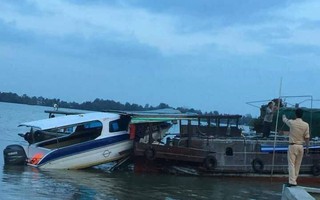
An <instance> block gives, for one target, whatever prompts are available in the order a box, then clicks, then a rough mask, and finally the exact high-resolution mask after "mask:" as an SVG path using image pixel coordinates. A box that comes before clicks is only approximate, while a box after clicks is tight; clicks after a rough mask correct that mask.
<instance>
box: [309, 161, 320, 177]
mask: <svg viewBox="0 0 320 200" xmlns="http://www.w3.org/2000/svg"><path fill="white" fill-rule="evenodd" d="M311 172H312V174H313V175H314V176H319V175H320V164H319V163H315V164H314V165H313V166H312V167H311Z"/></svg>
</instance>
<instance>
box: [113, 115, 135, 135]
mask: <svg viewBox="0 0 320 200" xmlns="http://www.w3.org/2000/svg"><path fill="white" fill-rule="evenodd" d="M129 122H130V118H129V117H126V116H121V117H120V119H117V120H115V121H111V122H110V123H109V132H111V133H112V132H118V131H127V130H128V125H129Z"/></svg>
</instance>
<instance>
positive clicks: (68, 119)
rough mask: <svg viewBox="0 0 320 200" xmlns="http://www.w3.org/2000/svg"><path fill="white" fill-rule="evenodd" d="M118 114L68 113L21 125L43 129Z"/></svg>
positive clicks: (116, 116)
mask: <svg viewBox="0 0 320 200" xmlns="http://www.w3.org/2000/svg"><path fill="white" fill-rule="evenodd" d="M118 117H119V115H118V114H114V113H105V112H93V113H86V114H79V115H67V116H59V117H54V118H49V119H42V120H37V121H31V122H25V123H21V124H20V125H19V126H26V127H35V128H39V129H42V130H46V129H52V128H58V127H65V126H68V125H74V124H81V123H85V122H90V121H95V120H99V121H102V120H104V119H107V118H111V119H113V118H118Z"/></svg>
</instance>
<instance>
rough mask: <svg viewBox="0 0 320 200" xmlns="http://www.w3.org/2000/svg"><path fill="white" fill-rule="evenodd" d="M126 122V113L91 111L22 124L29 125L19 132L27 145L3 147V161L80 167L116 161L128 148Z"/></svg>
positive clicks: (67, 167) (128, 151)
mask: <svg viewBox="0 0 320 200" xmlns="http://www.w3.org/2000/svg"><path fill="white" fill-rule="evenodd" d="M129 122H130V117H129V116H125V115H119V114H113V113H104V112H95V113H86V114H77V115H67V116H60V117H54V118H49V119H43V120H38V121H32V122H26V123H22V124H20V125H19V126H24V127H29V128H30V131H29V132H27V133H26V134H24V135H22V136H23V137H24V139H25V140H26V141H27V142H28V143H29V144H27V145H25V146H20V145H9V146H7V148H6V149H5V150H4V157H5V163H9V164H19V163H25V162H26V163H27V164H28V165H31V166H34V167H39V168H55V169H81V168H87V167H91V166H95V165H99V164H102V163H107V162H111V161H116V160H119V159H121V158H124V157H125V156H127V155H128V154H129V153H130V151H131V149H132V146H133V140H130V139H129V132H128V125H129Z"/></svg>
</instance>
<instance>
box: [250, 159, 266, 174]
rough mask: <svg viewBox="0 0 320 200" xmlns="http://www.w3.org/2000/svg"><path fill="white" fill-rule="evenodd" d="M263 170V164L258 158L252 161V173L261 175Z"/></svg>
mask: <svg viewBox="0 0 320 200" xmlns="http://www.w3.org/2000/svg"><path fill="white" fill-rule="evenodd" d="M263 168H264V163H263V161H262V160H261V159H259V158H255V159H253V161H252V169H253V171H254V172H256V173H261V172H262V171H263Z"/></svg>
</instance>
